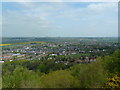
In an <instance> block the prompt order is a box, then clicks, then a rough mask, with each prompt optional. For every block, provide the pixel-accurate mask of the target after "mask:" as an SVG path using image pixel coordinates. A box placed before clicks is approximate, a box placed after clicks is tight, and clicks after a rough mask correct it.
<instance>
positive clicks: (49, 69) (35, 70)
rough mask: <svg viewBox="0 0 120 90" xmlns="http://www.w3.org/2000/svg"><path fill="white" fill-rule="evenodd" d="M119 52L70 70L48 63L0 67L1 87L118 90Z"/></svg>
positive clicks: (16, 63) (61, 65)
mask: <svg viewBox="0 0 120 90" xmlns="http://www.w3.org/2000/svg"><path fill="white" fill-rule="evenodd" d="M119 65H120V51H119V50H118V51H116V52H115V53H114V54H113V55H111V56H104V57H99V58H97V61H96V62H93V63H90V64H75V65H74V66H72V67H69V66H67V65H64V64H62V63H54V61H53V60H52V59H50V60H47V61H46V60H34V61H27V60H20V61H12V62H10V61H9V62H5V63H4V64H3V78H2V79H3V85H2V86H3V88H120V68H119Z"/></svg>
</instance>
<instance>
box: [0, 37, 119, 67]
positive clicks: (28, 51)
mask: <svg viewBox="0 0 120 90" xmlns="http://www.w3.org/2000/svg"><path fill="white" fill-rule="evenodd" d="M118 47H119V44H118V43H117V40H115V41H114V42H113V41H109V40H106V39H105V38H103V39H99V38H98V39H96V38H95V39H94V38H93V39H88V38H77V39H76V38H74V39H71V40H67V39H64V40H61V39H57V41H48V42H47V41H45V42H40V41H31V42H29V43H26V42H24V43H17V44H11V45H8V46H3V47H2V56H1V57H0V60H1V61H0V62H1V63H4V62H7V61H10V62H11V61H17V60H28V61H29V60H41V59H43V58H45V60H48V59H53V60H54V62H55V63H64V64H65V65H69V64H70V65H73V64H76V63H79V64H82V63H91V62H94V61H96V58H97V57H99V56H104V55H110V54H111V53H113V52H114V51H115V50H117V49H118Z"/></svg>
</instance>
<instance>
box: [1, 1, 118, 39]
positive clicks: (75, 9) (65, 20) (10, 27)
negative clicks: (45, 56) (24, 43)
mask: <svg viewBox="0 0 120 90" xmlns="http://www.w3.org/2000/svg"><path fill="white" fill-rule="evenodd" d="M117 9H118V6H117V2H116V3H115V2H106V3H105V2H101V3H100V2H99V3H98V2H44V3H43V2H38V3H37V2H3V4H2V19H3V20H2V36H3V37H46V36H47V37H113V36H116V37H117V35H118V10H117Z"/></svg>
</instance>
